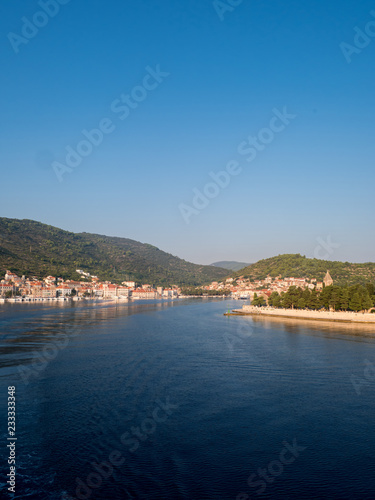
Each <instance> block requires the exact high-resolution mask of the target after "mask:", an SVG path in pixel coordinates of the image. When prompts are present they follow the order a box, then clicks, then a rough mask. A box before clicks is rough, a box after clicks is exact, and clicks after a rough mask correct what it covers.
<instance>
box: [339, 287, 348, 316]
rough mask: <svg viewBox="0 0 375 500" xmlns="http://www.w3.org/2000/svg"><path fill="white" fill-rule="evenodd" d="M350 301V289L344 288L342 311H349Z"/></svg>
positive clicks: (341, 303)
mask: <svg viewBox="0 0 375 500" xmlns="http://www.w3.org/2000/svg"><path fill="white" fill-rule="evenodd" d="M349 300H350V295H349V290H348V288H346V287H345V288H342V289H341V298H340V309H341V310H342V311H347V310H348V309H349Z"/></svg>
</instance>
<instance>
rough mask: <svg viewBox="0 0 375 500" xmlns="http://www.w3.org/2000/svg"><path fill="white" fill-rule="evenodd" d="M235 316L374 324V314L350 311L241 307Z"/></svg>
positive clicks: (236, 310)
mask: <svg viewBox="0 0 375 500" xmlns="http://www.w3.org/2000/svg"><path fill="white" fill-rule="evenodd" d="M233 313H235V314H244V315H247V314H250V315H259V316H275V317H279V318H294V319H312V320H317V321H340V322H341V321H343V322H348V323H374V324H375V314H371V313H362V312H358V313H357V312H351V311H309V310H307V309H276V308H273V307H255V306H243V307H242V309H234V310H233Z"/></svg>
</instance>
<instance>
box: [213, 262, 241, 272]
mask: <svg viewBox="0 0 375 500" xmlns="http://www.w3.org/2000/svg"><path fill="white" fill-rule="evenodd" d="M211 266H215V267H221V268H224V269H228V270H229V271H239V270H240V269H242V268H244V267H246V266H250V264H249V262H236V261H235V260H222V261H220V262H214V263H213V264H211Z"/></svg>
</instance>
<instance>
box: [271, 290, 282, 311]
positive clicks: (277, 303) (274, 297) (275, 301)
mask: <svg viewBox="0 0 375 500" xmlns="http://www.w3.org/2000/svg"><path fill="white" fill-rule="evenodd" d="M268 304H269V305H270V306H272V307H281V297H280V295H279V294H278V293H277V292H272V293H271V295H270V297H269V299H268Z"/></svg>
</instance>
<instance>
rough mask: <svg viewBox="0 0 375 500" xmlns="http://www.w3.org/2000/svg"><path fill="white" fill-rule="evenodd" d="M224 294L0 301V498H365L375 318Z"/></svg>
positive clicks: (370, 482)
mask: <svg viewBox="0 0 375 500" xmlns="http://www.w3.org/2000/svg"><path fill="white" fill-rule="evenodd" d="M235 306H238V303H234V302H231V301H223V300H207V301H206V302H204V301H202V300H200V299H197V300H186V301H183V300H181V301H176V302H173V303H172V302H163V303H160V302H159V303H157V302H148V303H139V302H137V303H135V304H123V305H115V304H112V305H98V306H94V305H93V304H85V305H84V304H74V305H73V306H72V305H67V304H62V305H54V306H51V305H47V304H45V305H41V304H39V305H38V304H22V305H17V304H10V305H5V306H4V305H2V306H1V308H0V353H1V357H0V360H1V363H0V401H1V414H0V418H1V420H0V421H1V422H3V424H1V437H2V443H3V446H2V448H1V456H0V460H1V463H2V464H5V467H4V469H5V470H6V469H7V468H8V465H7V462H6V460H7V452H6V451H5V446H6V437H7V434H6V419H7V416H6V398H7V389H6V388H7V386H8V385H15V386H16V394H17V432H16V435H17V486H16V495H15V496H12V495H8V492H7V491H6V484H5V480H4V475H2V478H1V480H0V481H1V485H0V486H1V488H2V496H1V498H22V499H38V500H43V499H52V500H54V499H64V498H65V499H68V498H77V499H88V498H90V499H96V500H102V499H106V500H117V499H153V500H154V499H163V500H169V499H194V500H206V499H207V500H208V499H221V500H226V499H231V500H235V499H237V500H248V499H255V498H259V499H263V498H267V499H370V498H373V496H374V495H373V491H375V474H374V472H375V459H374V453H373V445H374V438H375V428H374V422H373V420H374V414H375V370H374V369H373V368H372V363H374V364H375V332H373V331H372V328H370V327H365V326H360V327H358V326H356V327H351V326H349V325H342V326H340V325H337V324H335V325H330V324H320V323H319V324H315V323H311V322H309V323H301V322H296V321H293V320H288V321H277V320H275V319H257V320H256V321H253V320H252V319H251V318H250V317H236V318H235V317H224V316H223V313H224V312H225V311H227V310H228V307H235ZM353 376H354V378H353ZM137 434H138V435H137ZM290 448H291V449H292V450H293V452H294V454H293V452H291V451H289V449H290ZM111 460H112V462H113V464H114V465H113V464H111V463H110V462H111ZM104 462H106V463H107V464H104V465H103V463H104ZM283 462H284V463H283ZM95 464H96V465H95ZM100 464H102V465H100ZM8 471H9V469H8V470H6V472H8ZM260 475H263V477H260ZM103 476H106V478H104V477H103ZM77 478H78V482H77ZM80 481H81V482H80ZM78 484H80V485H81V487H80V489H79V488H78V489H77V486H78Z"/></svg>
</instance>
